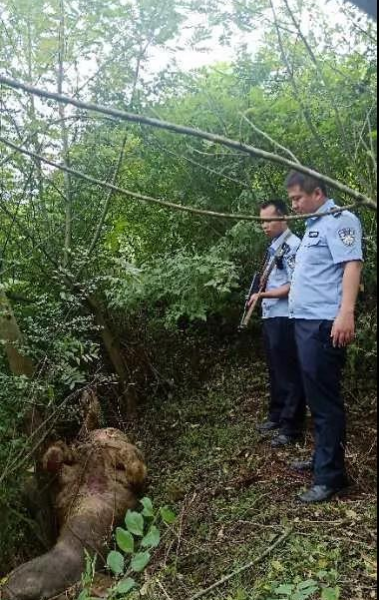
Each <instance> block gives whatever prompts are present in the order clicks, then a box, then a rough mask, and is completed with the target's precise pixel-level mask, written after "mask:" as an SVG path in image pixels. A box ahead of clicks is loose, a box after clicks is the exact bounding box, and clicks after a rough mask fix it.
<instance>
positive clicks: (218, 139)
mask: <svg viewBox="0 0 379 600" xmlns="http://www.w3.org/2000/svg"><path fill="white" fill-rule="evenodd" d="M0 84H4V85H6V86H8V87H11V88H14V89H18V90H22V91H24V92H27V93H29V94H35V95H36V96H39V97H40V98H49V99H50V100H55V101H57V102H60V103H62V104H66V105H67V104H69V105H72V106H76V107H77V108H80V109H83V110H86V111H93V112H98V113H101V114H106V115H110V116H113V117H115V118H116V119H120V120H122V121H129V122H130V123H138V124H140V125H148V126H150V127H155V128H157V129H164V130H166V131H171V132H173V133H176V134H182V135H188V136H192V137H196V138H200V139H204V140H208V141H210V142H212V143H214V144H220V145H222V146H226V147H227V148H232V149H233V150H237V151H240V152H245V153H246V154H249V155H250V156H254V157H256V158H262V159H264V160H266V161H269V162H272V163H275V164H278V165H281V166H284V167H286V168H287V169H296V170H297V171H299V172H301V173H304V174H305V175H310V176H311V177H314V178H316V179H320V180H321V181H323V182H324V183H326V184H327V185H329V186H330V187H332V188H334V189H336V190H338V191H340V192H342V193H343V194H346V195H348V196H350V197H351V198H353V199H354V200H356V201H357V202H359V203H363V204H364V205H365V206H368V207H370V208H373V209H375V210H377V203H376V201H375V200H373V199H372V198H369V197H368V196H367V195H365V194H363V193H361V192H358V191H356V190H353V189H352V188H350V187H348V186H347V185H345V184H343V183H341V182H339V181H337V180H335V179H333V178H331V177H329V176H327V175H324V174H322V173H319V172H318V171H315V170H314V169H310V168H308V167H305V166H304V165H301V164H298V163H296V162H293V161H291V160H289V159H287V158H284V157H283V156H279V155H278V154H273V153H271V152H266V151H265V150H262V149H261V148H256V147H254V146H250V145H248V144H244V143H242V142H239V141H236V140H232V139H229V138H225V137H223V136H220V135H216V134H212V133H209V132H206V131H202V130H200V129H194V128H192V127H186V126H184V125H177V124H175V123H170V122H168V121H161V120H159V119H153V118H150V117H146V116H143V115H138V114H134V113H129V112H125V111H122V110H118V109H114V108H107V107H106V106H102V105H99V104H93V103H87V102H82V101H80V100H76V99H74V98H70V97H69V96H63V95H61V94H55V93H54V92H48V91H46V90H41V89H39V88H36V87H33V86H30V85H27V84H24V83H22V82H20V81H15V80H13V79H9V78H8V77H4V76H2V75H0ZM2 139H3V141H4V138H2ZM59 168H60V167H59Z"/></svg>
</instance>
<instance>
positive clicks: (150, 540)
mask: <svg viewBox="0 0 379 600" xmlns="http://www.w3.org/2000/svg"><path fill="white" fill-rule="evenodd" d="M160 541H161V534H160V532H159V529H158V528H157V527H155V525H153V526H152V527H151V528H150V530H149V533H148V534H147V535H146V536H145V537H144V538H143V540H142V543H141V545H142V547H143V548H158V546H159V544H160Z"/></svg>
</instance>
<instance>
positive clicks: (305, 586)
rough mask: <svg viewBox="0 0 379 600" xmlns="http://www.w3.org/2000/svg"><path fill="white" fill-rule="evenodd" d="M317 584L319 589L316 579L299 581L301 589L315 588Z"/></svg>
mask: <svg viewBox="0 0 379 600" xmlns="http://www.w3.org/2000/svg"><path fill="white" fill-rule="evenodd" d="M315 586H316V590H317V589H318V583H317V581H315V580H314V579H309V581H303V582H302V583H299V585H298V588H299V590H308V589H309V588H313V587H315Z"/></svg>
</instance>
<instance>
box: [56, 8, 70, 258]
mask: <svg viewBox="0 0 379 600" xmlns="http://www.w3.org/2000/svg"><path fill="white" fill-rule="evenodd" d="M59 10H60V14H59V49H58V94H62V93H63V85H64V62H65V54H66V16H65V4H64V0H60V3H59ZM59 118H60V127H61V136H62V148H63V156H62V159H63V164H64V165H65V166H66V167H70V152H69V135H68V129H67V123H66V110H65V106H64V105H63V104H61V105H60V106H59ZM63 177H64V189H65V198H66V206H65V209H66V210H65V220H66V224H65V239H64V251H63V266H64V267H65V268H67V267H68V266H69V263H70V251H71V245H72V181H71V176H70V174H69V173H67V172H66V173H64V175H63Z"/></svg>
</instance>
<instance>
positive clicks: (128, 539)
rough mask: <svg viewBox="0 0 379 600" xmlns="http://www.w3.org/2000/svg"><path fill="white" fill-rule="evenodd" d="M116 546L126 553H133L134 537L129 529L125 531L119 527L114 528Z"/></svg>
mask: <svg viewBox="0 0 379 600" xmlns="http://www.w3.org/2000/svg"><path fill="white" fill-rule="evenodd" d="M116 541H117V546H118V547H119V548H120V550H122V551H123V552H125V553H126V554H133V553H134V537H133V536H132V534H131V533H130V532H129V531H125V529H122V528H121V527H118V528H117V529H116Z"/></svg>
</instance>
